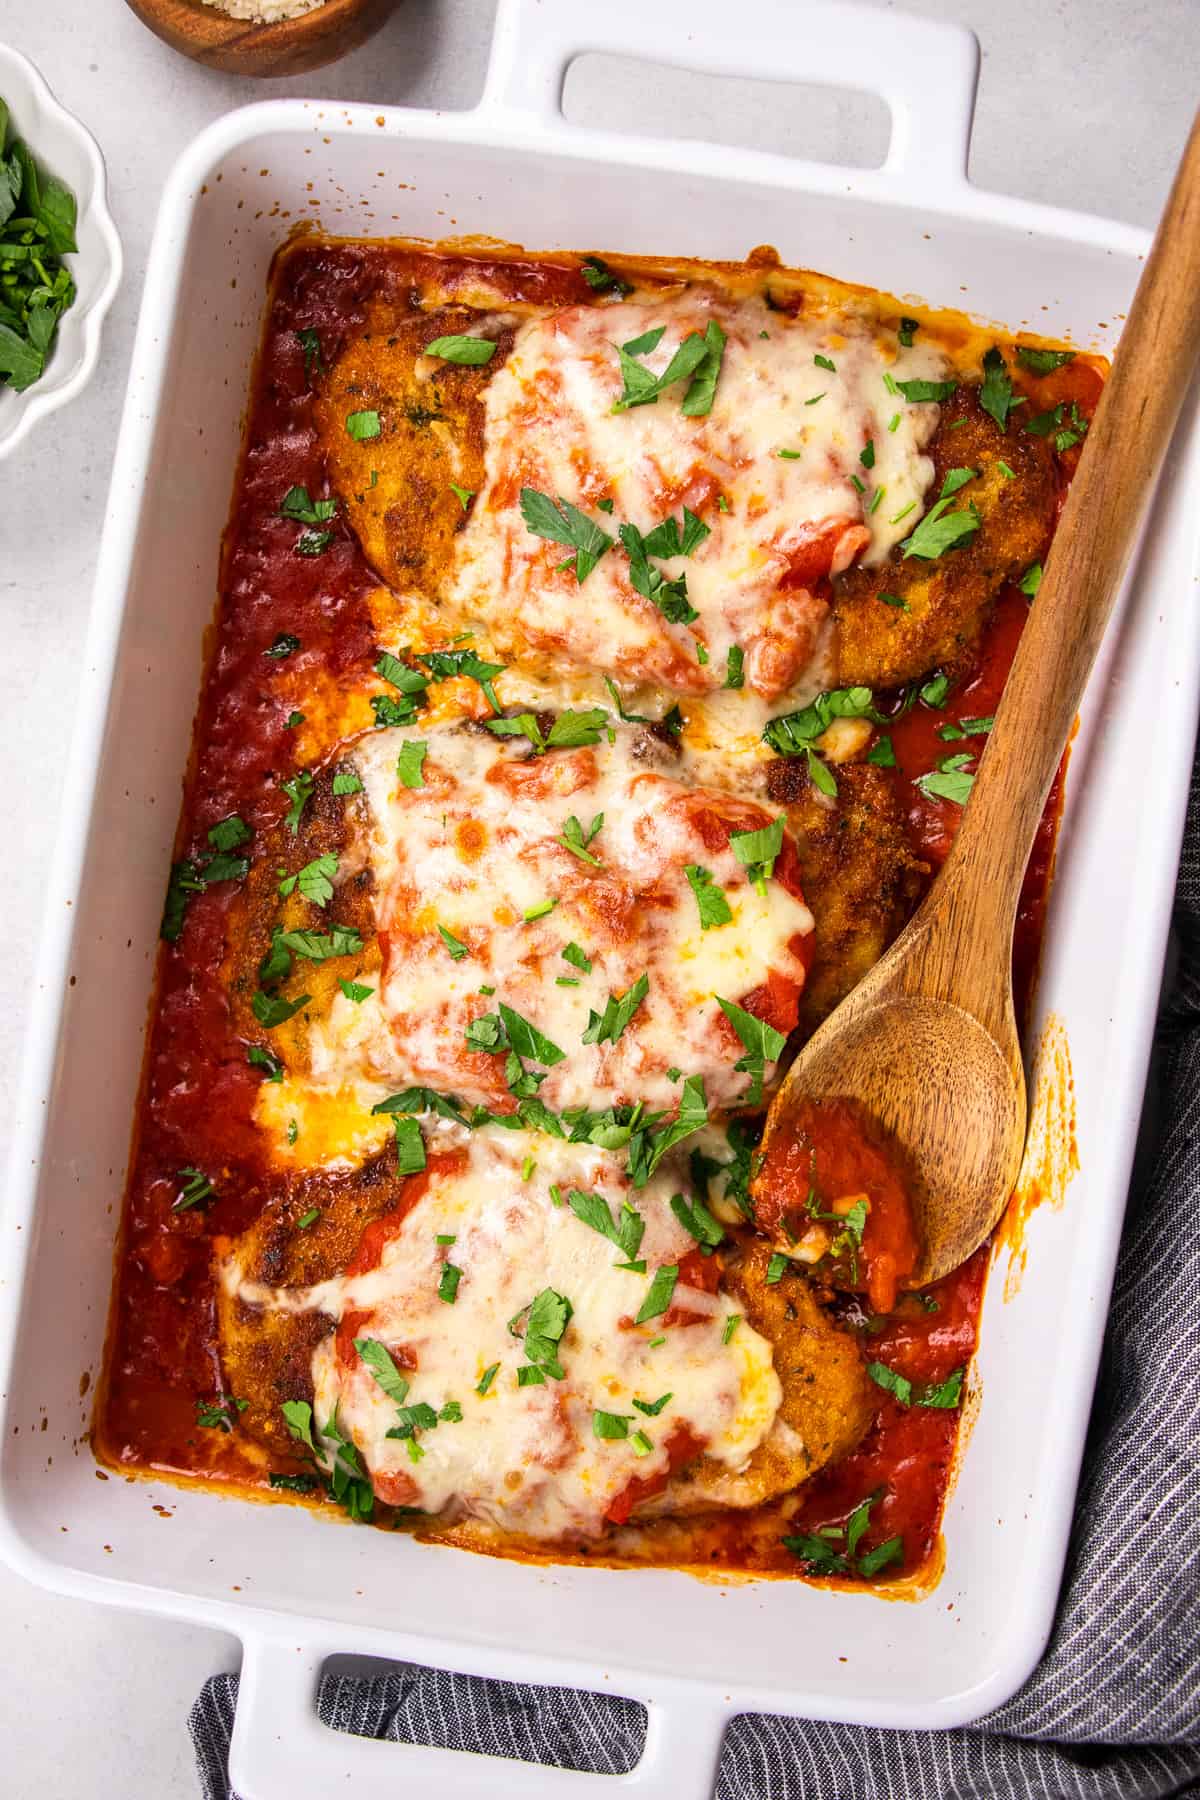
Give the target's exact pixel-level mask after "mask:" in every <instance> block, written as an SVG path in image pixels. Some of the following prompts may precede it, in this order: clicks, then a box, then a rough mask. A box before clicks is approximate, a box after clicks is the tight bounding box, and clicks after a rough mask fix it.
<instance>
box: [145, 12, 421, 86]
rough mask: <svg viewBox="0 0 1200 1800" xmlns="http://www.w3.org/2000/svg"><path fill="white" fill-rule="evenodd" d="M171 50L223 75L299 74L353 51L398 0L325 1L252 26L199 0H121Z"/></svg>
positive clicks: (376, 27)
mask: <svg viewBox="0 0 1200 1800" xmlns="http://www.w3.org/2000/svg"><path fill="white" fill-rule="evenodd" d="M126 4H127V5H128V6H130V7H131V8H132V9H133V11H134V12H135V13H136V14H137V16H138V18H139V19H140V20H141V21H142V24H143V25H148V26H149V28H150V30H151V31H153V32H154V34H155V35H156V36H157V37H160V38H161V39H162V41H163V43H164V44H170V46H171V48H172V50H178V51H180V52H182V54H183V55H184V56H190V57H191V59H192V61H193V62H198V63H203V64H204V65H205V66H206V67H207V68H210V69H221V70H223V71H224V72H225V74H227V75H303V74H305V73H307V71H308V70H309V69H321V68H324V67H325V65H326V63H331V62H336V61H337V59H338V57H339V56H345V54H346V52H347V51H348V50H355V49H357V48H358V46H359V44H363V43H365V42H366V40H367V39H368V38H369V37H370V36H371V35H372V33H373V32H376V31H378V30H379V27H380V26H381V25H382V24H383V23H384V22H385V20H387V19H388V18H390V16H391V14H392V13H393V12H394V11H395V9H396V6H397V4H398V0H325V3H324V5H323V6H318V7H315V8H314V9H313V11H311V12H306V13H301V14H300V16H299V17H298V18H295V19H279V20H277V21H276V22H275V23H274V24H272V25H255V24H252V23H251V22H250V21H249V20H246V19H231V18H230V17H229V15H228V14H227V13H224V12H222V11H221V10H220V9H219V8H218V7H215V6H205V5H203V4H202V0H126Z"/></svg>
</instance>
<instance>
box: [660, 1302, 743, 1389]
mask: <svg viewBox="0 0 1200 1800" xmlns="http://www.w3.org/2000/svg"><path fill="white" fill-rule="evenodd" d="M741 1322H742V1315H741V1313H730V1315H729V1317H728V1318H727V1319H726V1321H725V1329H724V1331H722V1333H721V1342H722V1343H723V1344H727V1343H728V1342H729V1340H730V1338H731V1337H732V1336H733V1334H734V1332H735V1331H736V1330H737V1328H738V1326H739V1325H740V1324H741ZM633 1404H634V1405H635V1406H636V1405H637V1401H636V1400H635V1401H634V1403H633Z"/></svg>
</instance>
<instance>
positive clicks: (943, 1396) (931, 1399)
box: [917, 1369, 963, 1408]
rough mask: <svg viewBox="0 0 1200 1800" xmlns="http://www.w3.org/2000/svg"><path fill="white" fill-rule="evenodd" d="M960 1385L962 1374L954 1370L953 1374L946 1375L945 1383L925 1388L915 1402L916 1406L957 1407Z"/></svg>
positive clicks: (960, 1394)
mask: <svg viewBox="0 0 1200 1800" xmlns="http://www.w3.org/2000/svg"><path fill="white" fill-rule="evenodd" d="M962 1384H963V1372H962V1370H961V1369H955V1370H954V1372H953V1374H950V1375H947V1377H946V1379H945V1381H941V1382H938V1383H937V1385H936V1386H934V1387H927V1388H926V1389H925V1391H924V1393H923V1394H921V1396H920V1397H919V1399H918V1400H917V1405H918V1406H933V1407H938V1408H942V1407H945V1408H949V1407H954V1406H957V1405H958V1404H959V1401H960V1400H961V1399H962Z"/></svg>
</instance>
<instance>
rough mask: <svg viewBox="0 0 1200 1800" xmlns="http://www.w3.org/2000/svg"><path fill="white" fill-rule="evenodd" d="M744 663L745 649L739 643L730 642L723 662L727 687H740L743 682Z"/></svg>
mask: <svg viewBox="0 0 1200 1800" xmlns="http://www.w3.org/2000/svg"><path fill="white" fill-rule="evenodd" d="M745 664H746V653H745V651H744V650H743V649H742V647H741V645H740V644H732V645H731V646H730V650H729V655H728V657H727V658H726V662H725V686H726V687H727V688H740V687H742V686H743V685H744V684H745V679H746V676H745Z"/></svg>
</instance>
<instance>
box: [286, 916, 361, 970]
mask: <svg viewBox="0 0 1200 1800" xmlns="http://www.w3.org/2000/svg"><path fill="white" fill-rule="evenodd" d="M278 941H279V943H281V944H282V945H283V947H284V949H285V950H290V951H291V953H292V955H293V956H299V957H303V959H304V960H305V961H306V962H314V963H322V962H328V961H329V960H330V958H331V957H335V956H358V955H359V953H360V952H361V950H362V947H363V941H362V938H361V937H360V936H359V934H358V932H357V931H356V930H355V929H354V927H353V926H352V925H333V926H331V928H330V929H329V931H327V932H323V931H283V932H280V934H279V940H278Z"/></svg>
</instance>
